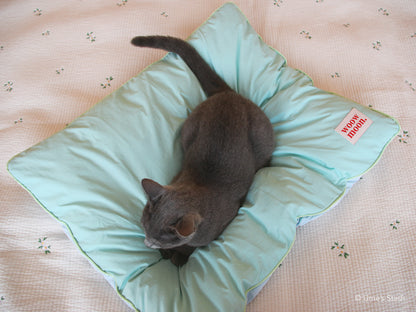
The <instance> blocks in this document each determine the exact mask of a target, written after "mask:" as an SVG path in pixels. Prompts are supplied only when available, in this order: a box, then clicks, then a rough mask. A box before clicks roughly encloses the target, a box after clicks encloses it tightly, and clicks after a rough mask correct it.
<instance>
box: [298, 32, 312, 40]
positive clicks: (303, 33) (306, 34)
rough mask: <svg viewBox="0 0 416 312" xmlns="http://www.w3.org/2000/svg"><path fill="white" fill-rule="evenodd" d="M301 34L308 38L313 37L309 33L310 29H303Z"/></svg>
mask: <svg viewBox="0 0 416 312" xmlns="http://www.w3.org/2000/svg"><path fill="white" fill-rule="evenodd" d="M300 34H301V35H303V36H304V37H305V38H306V39H312V36H311V35H310V34H309V31H305V30H302V31H301V32H300Z"/></svg>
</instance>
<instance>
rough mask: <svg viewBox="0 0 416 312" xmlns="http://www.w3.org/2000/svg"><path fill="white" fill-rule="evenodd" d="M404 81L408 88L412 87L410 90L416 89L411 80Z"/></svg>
mask: <svg viewBox="0 0 416 312" xmlns="http://www.w3.org/2000/svg"><path fill="white" fill-rule="evenodd" d="M405 83H406V84H407V85H408V86H409V87H410V89H412V91H416V89H415V87H414V86H413V84H412V83H411V82H409V81H407V80H406V81H405Z"/></svg>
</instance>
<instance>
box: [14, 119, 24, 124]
mask: <svg viewBox="0 0 416 312" xmlns="http://www.w3.org/2000/svg"><path fill="white" fill-rule="evenodd" d="M22 122H23V118H19V119H18V120H15V121H14V124H18V123H22Z"/></svg>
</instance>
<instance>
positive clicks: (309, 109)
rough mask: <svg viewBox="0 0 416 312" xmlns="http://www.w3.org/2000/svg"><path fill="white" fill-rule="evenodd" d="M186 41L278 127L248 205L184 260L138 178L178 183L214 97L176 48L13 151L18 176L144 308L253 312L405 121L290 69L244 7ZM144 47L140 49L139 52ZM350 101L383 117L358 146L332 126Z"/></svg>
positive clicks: (222, 12)
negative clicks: (298, 246) (309, 219)
mask: <svg viewBox="0 0 416 312" xmlns="http://www.w3.org/2000/svg"><path fill="white" fill-rule="evenodd" d="M189 42H190V43H191V44H192V45H193V46H195V47H196V49H197V50H198V51H199V52H200V53H201V55H202V56H203V57H204V58H205V59H206V60H207V62H208V63H209V64H210V65H211V66H212V67H213V68H214V69H215V71H216V72H217V73H218V74H219V75H220V76H222V77H223V78H224V79H225V80H226V82H227V83H228V84H229V85H230V86H231V87H232V88H233V89H235V90H236V91H237V92H239V93H241V94H242V95H244V96H246V97H248V98H250V99H251V100H252V101H253V102H255V103H257V104H258V105H259V106H260V107H261V108H262V109H263V110H264V112H265V113H266V115H267V116H268V117H269V118H270V120H271V122H272V124H273V127H274V130H275V136H276V144H277V147H276V150H275V151H274V154H273V160H272V167H270V168H264V169H262V170H260V171H259V172H258V173H257V175H256V177H255V180H254V183H253V185H252V187H251V189H250V192H249V194H248V196H247V201H246V203H245V204H244V206H243V207H242V208H241V209H240V212H239V214H238V216H237V217H236V218H235V220H234V221H233V222H232V223H231V224H230V225H229V227H228V228H227V229H226V230H225V232H224V233H223V235H221V236H220V237H219V238H218V239H217V240H216V241H214V242H212V243H211V244H209V245H208V246H206V247H204V248H200V249H198V250H196V251H195V252H194V253H193V254H192V256H191V257H190V259H189V262H188V263H187V264H186V265H184V266H183V267H181V268H177V267H175V266H174V265H173V264H171V263H170V261H168V260H164V259H161V256H160V254H159V252H158V251H157V250H152V249H149V248H147V247H145V245H144V243H143V240H144V234H143V230H142V228H141V225H140V218H141V214H142V210H143V207H144V205H145V203H146V196H145V193H144V192H143V190H142V188H141V185H140V180H141V179H142V178H145V177H146V178H152V179H154V180H156V181H158V182H160V183H162V184H167V183H169V182H170V180H171V179H172V178H173V176H174V175H175V174H176V173H177V172H178V170H179V169H180V166H181V159H182V151H181V148H180V144H179V137H180V127H181V125H182V123H183V122H184V120H185V119H186V117H187V115H188V114H189V112H191V111H192V110H193V109H194V108H195V106H196V105H198V104H199V103H200V102H202V101H203V100H204V98H205V95H204V93H203V91H202V90H201V88H200V86H199V83H198V81H197V80H196V78H195V76H194V75H193V74H192V72H190V70H189V69H188V67H187V66H186V65H185V63H184V62H183V61H182V60H181V59H180V58H179V57H178V56H177V55H175V54H172V53H170V54H168V55H167V56H166V57H164V58H163V59H162V60H160V61H158V62H156V63H155V64H153V65H151V66H149V67H148V68H147V69H146V70H145V71H143V72H141V73H140V74H139V75H138V76H136V77H134V78H133V79H131V80H130V81H128V82H127V83H126V84H125V85H123V86H122V87H121V88H120V89H119V90H117V91H115V92H114V93H112V94H111V95H110V96H108V97H106V98H105V99H103V100H102V101H101V102H99V103H98V104H96V105H95V106H94V107H93V108H92V109H91V110H90V111H88V112H87V113H85V114H84V115H83V116H81V117H80V118H78V119H77V120H75V121H74V122H73V123H71V124H70V125H69V126H68V127H67V128H66V129H64V130H63V131H61V132H59V133H57V134H55V135H54V136H52V137H50V138H48V139H46V140H44V141H43V142H41V143H39V144H38V145H36V146H33V147H32V148H30V149H28V150H26V151H24V152H22V153H21V154H19V155H17V156H15V157H14V158H13V159H12V160H11V161H10V162H9V164H8V169H9V171H10V173H11V174H12V175H13V176H14V177H15V179H16V180H17V181H18V182H19V183H20V184H21V185H22V186H24V187H25V188H26V189H27V190H28V191H29V192H30V193H31V194H32V195H33V196H34V197H35V198H36V200H37V201H38V202H39V203H40V204H41V205H42V206H43V207H44V208H45V209H46V210H47V211H48V212H49V213H51V214H52V215H53V216H54V217H55V218H56V219H57V220H58V221H60V222H62V223H63V224H64V225H65V226H66V227H67V229H68V230H69V233H70V235H71V237H72V238H73V239H74V241H75V242H76V244H77V245H78V246H79V248H80V250H81V251H82V253H83V254H84V255H85V256H87V257H88V258H89V259H90V260H91V261H92V262H93V263H94V264H95V265H96V267H97V268H99V269H100V270H101V271H102V272H103V273H105V275H106V276H107V277H108V278H109V279H110V280H111V281H112V283H113V285H114V287H115V289H116V290H117V292H118V293H119V294H120V295H121V297H122V298H124V299H125V300H126V301H127V302H129V303H130V304H131V305H132V306H134V307H135V308H136V309H138V310H140V311H149V312H153V311H159V312H163V311H166V312H187V311H189V312H191V311H244V308H245V304H246V302H247V296H248V295H249V292H250V291H255V288H256V287H258V286H259V285H261V284H262V283H263V282H264V281H265V280H266V279H267V278H268V277H269V276H270V275H271V273H272V272H273V271H274V270H275V269H276V267H277V266H278V265H279V263H280V262H281V261H282V259H283V258H284V257H285V256H286V254H287V253H288V252H289V250H290V248H291V246H292V244H293V242H294V239H295V229H296V223H297V221H298V219H299V218H300V217H302V216H312V215H319V214H321V213H322V212H324V211H325V210H327V209H329V208H330V207H331V206H333V205H334V204H335V203H336V202H337V200H338V199H340V198H341V197H342V195H343V193H344V192H345V189H346V186H347V183H348V181H350V180H352V179H353V178H354V177H357V176H360V175H361V174H363V173H364V172H366V171H367V170H368V169H369V168H371V167H372V166H373V165H374V164H375V162H376V161H377V160H378V158H379V157H380V155H381V153H382V152H383V150H384V148H385V147H386V145H387V144H388V143H389V142H390V140H391V139H392V137H393V136H394V135H395V134H396V133H397V132H398V130H399V126H398V124H397V123H396V122H395V121H394V120H393V119H392V118H390V117H388V116H385V115H383V114H381V113H378V112H375V111H373V110H370V109H368V108H366V107H363V106H360V105H359V104H356V103H354V102H352V101H350V100H347V99H345V98H343V97H340V96H338V95H335V94H332V93H328V92H325V91H322V90H320V89H318V88H316V87H314V86H313V84H312V81H311V79H310V78H309V77H308V76H306V75H305V74H304V73H302V72H300V71H297V70H294V69H292V68H290V67H287V66H286V61H285V59H284V57H283V56H282V55H280V54H279V53H278V52H276V51H275V50H273V49H272V48H270V47H269V46H267V45H266V44H265V43H264V42H263V41H262V40H261V38H260V37H259V36H258V35H257V33H256V32H255V31H254V30H253V28H252V27H251V26H250V25H249V23H248V21H247V20H246V18H245V17H244V16H243V15H242V13H241V12H240V11H239V10H238V8H236V6H235V5H233V4H230V3H228V4H225V5H224V6H223V7H222V8H220V9H219V10H217V11H216V12H215V13H214V14H213V15H212V16H211V17H210V18H209V20H208V21H207V22H206V23H205V24H203V25H202V26H201V27H200V28H199V29H198V30H197V31H195V33H193V34H192V36H191V37H190V38H189ZM140 53H144V51H143V50H140V49H139V48H137V54H140ZM352 108H356V109H358V110H359V111H360V112H362V113H364V114H365V115H366V116H368V118H370V119H371V120H372V121H373V123H372V124H371V126H370V127H369V128H368V130H367V131H366V132H365V133H364V134H363V136H362V137H361V138H360V139H359V140H358V142H357V143H355V144H352V143H350V142H348V141H347V140H346V139H345V138H343V137H342V136H341V135H340V134H338V133H337V132H336V131H335V130H334V129H335V128H336V127H337V126H338V125H339V124H340V123H341V121H342V120H343V119H344V117H345V116H346V115H347V114H348V113H349V112H350V111H351V109H352Z"/></svg>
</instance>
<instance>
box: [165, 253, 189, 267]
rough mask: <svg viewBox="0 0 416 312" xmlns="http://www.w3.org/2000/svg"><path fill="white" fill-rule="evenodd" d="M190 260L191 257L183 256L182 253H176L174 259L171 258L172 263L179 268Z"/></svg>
mask: <svg viewBox="0 0 416 312" xmlns="http://www.w3.org/2000/svg"><path fill="white" fill-rule="evenodd" d="M188 258H189V255H184V254H182V253H179V252H175V253H173V255H172V257H171V258H170V261H171V262H172V263H173V264H174V265H176V266H178V267H181V266H183V265H184V264H185V263H186V262H188Z"/></svg>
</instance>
